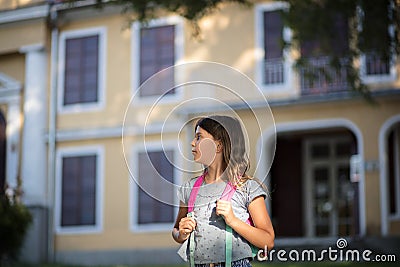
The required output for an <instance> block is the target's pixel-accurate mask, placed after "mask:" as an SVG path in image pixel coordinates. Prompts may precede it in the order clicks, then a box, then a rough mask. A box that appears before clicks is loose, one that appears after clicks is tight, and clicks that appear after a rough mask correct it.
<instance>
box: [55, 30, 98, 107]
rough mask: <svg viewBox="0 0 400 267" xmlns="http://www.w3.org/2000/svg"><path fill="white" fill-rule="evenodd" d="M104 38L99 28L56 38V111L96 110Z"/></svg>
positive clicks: (63, 34) (68, 33)
mask: <svg viewBox="0 0 400 267" xmlns="http://www.w3.org/2000/svg"><path fill="white" fill-rule="evenodd" d="M104 35H105V30H103V29H100V28H95V29H88V30H79V31H68V32H64V33H62V34H61V35H60V57H59V60H60V63H61V66H62V67H61V71H60V74H59V76H60V81H59V91H60V98H59V109H60V111H61V112H63V111H72V110H73V111H82V109H93V108H99V107H101V106H102V104H103V99H104V97H103V94H104V76H105V75H104V73H105V72H104V68H105V63H104V53H105V50H104V40H105V38H104Z"/></svg>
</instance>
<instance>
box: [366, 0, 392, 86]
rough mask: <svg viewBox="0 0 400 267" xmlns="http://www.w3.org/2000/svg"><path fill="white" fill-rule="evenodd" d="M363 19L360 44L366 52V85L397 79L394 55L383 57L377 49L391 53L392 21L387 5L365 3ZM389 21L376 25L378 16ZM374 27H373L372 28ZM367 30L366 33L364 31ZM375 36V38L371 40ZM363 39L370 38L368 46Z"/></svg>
mask: <svg viewBox="0 0 400 267" xmlns="http://www.w3.org/2000/svg"><path fill="white" fill-rule="evenodd" d="M360 14H361V17H362V27H361V28H362V30H361V36H362V37H361V38H360V39H361V40H360V43H361V45H362V46H363V48H364V51H366V52H365V53H364V54H363V55H362V56H361V62H362V64H361V76H362V78H363V80H364V82H366V83H374V82H385V81H391V80H394V79H395V68H394V66H393V63H391V61H392V62H394V60H393V57H392V55H390V53H388V54H387V55H381V54H378V53H377V52H376V50H377V47H381V49H382V47H386V51H388V52H389V51H391V48H390V44H391V42H392V39H393V36H392V35H393V34H392V35H391V34H390V28H391V25H390V20H389V13H388V8H387V6H385V5H375V4H374V3H373V2H368V1H364V2H363V10H361V9H360ZM383 14H386V17H387V18H388V19H387V20H381V21H382V22H383V23H380V24H376V19H375V18H376V17H377V16H384V15H383ZM372 26H373V27H372ZM371 28H372V29H376V31H375V32H373V33H372V32H369V31H368V29H371ZM365 29H367V30H366V31H364V30H365ZM370 36H374V37H375V38H369V37H370ZM363 38H368V44H367V43H365V42H363V40H364V39H363Z"/></svg>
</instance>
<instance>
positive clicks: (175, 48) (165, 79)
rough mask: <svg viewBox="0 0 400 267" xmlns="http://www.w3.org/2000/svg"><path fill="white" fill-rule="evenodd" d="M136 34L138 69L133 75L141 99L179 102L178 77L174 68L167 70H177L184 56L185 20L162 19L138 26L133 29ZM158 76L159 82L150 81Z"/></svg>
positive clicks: (135, 56)
mask: <svg viewBox="0 0 400 267" xmlns="http://www.w3.org/2000/svg"><path fill="white" fill-rule="evenodd" d="M132 32H133V34H132V38H133V40H132V44H133V51H134V53H133V54H134V56H133V58H132V61H133V62H135V64H134V66H136V69H135V68H134V70H133V71H134V72H133V75H132V77H133V86H134V91H136V90H139V88H140V91H139V96H140V97H141V98H142V99H143V98H154V97H155V98H158V97H159V96H165V98H167V99H168V98H169V99H171V98H176V97H177V96H178V95H179V94H178V92H177V91H176V90H175V89H174V86H175V84H176V73H174V70H173V68H170V69H168V70H166V69H167V68H169V67H172V66H174V65H175V64H176V63H177V62H178V61H179V60H180V59H181V58H182V56H183V44H182V43H183V41H182V40H183V38H182V37H183V34H182V21H181V19H179V18H178V17H169V18H164V19H158V20H153V21H150V22H149V24H148V25H146V26H143V25H141V24H140V23H138V22H136V23H134V24H133V25H132ZM135 53H136V54H135ZM159 72H160V73H159ZM156 73H159V74H158V76H157V79H151V80H150V81H149V80H148V79H149V78H150V77H151V76H153V75H154V74H156ZM146 81H147V82H146ZM145 82H146V83H145Z"/></svg>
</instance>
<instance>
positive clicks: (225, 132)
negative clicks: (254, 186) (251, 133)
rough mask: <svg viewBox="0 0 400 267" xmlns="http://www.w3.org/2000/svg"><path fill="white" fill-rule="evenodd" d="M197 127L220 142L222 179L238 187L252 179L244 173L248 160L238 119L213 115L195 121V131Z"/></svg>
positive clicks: (247, 166) (246, 169) (247, 167)
mask: <svg viewBox="0 0 400 267" xmlns="http://www.w3.org/2000/svg"><path fill="white" fill-rule="evenodd" d="M197 127H201V128H202V129H204V130H206V131H207V132H208V133H209V134H211V135H212V136H213V137H214V139H215V140H217V141H220V142H221V143H222V147H223V151H222V154H223V157H222V158H223V161H224V162H223V163H224V166H225V169H224V174H223V178H224V179H226V180H228V181H230V182H231V183H232V184H233V185H234V186H236V187H239V188H240V187H241V186H242V185H243V184H244V183H245V182H246V181H247V180H248V179H252V178H251V177H250V176H248V175H247V174H246V172H247V171H248V169H249V168H250V160H249V156H248V154H247V151H246V143H245V137H244V134H243V130H242V126H241V124H240V122H239V120H238V119H236V118H233V117H229V116H223V115H213V116H209V117H204V118H201V119H199V120H198V121H197V123H196V126H195V131H196V129H197Z"/></svg>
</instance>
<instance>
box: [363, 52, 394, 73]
mask: <svg viewBox="0 0 400 267" xmlns="http://www.w3.org/2000/svg"><path fill="white" fill-rule="evenodd" d="M365 74H366V75H388V74H390V62H389V60H384V59H382V57H381V56H379V55H378V54H376V53H368V54H366V55H365Z"/></svg>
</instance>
